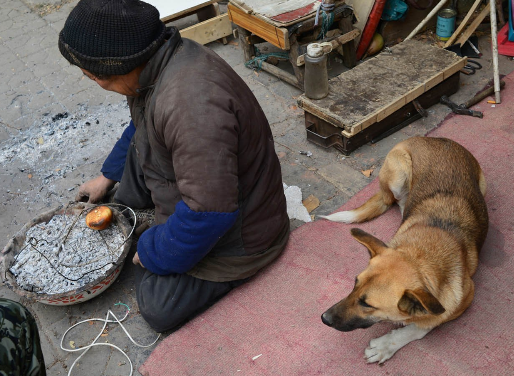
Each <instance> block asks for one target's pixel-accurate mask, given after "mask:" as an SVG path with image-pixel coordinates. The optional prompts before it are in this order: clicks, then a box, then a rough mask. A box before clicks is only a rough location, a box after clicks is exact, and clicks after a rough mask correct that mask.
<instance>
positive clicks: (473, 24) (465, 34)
mask: <svg viewBox="0 0 514 376" xmlns="http://www.w3.org/2000/svg"><path fill="white" fill-rule="evenodd" d="M490 10H491V4H490V3H487V5H486V6H485V7H484V9H482V11H481V12H480V13H479V14H478V16H477V18H475V19H474V20H473V22H471V24H470V25H469V27H468V28H467V29H466V31H464V32H463V33H462V34H461V36H460V37H459V39H457V41H456V42H455V44H458V43H460V45H461V46H463V45H464V43H466V41H467V40H468V39H469V37H470V36H471V34H473V33H474V32H475V30H476V29H477V27H478V26H479V25H480V24H481V23H482V21H483V20H484V18H485V17H486V16H488V15H489V13H490Z"/></svg>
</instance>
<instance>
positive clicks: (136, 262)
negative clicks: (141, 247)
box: [132, 252, 146, 269]
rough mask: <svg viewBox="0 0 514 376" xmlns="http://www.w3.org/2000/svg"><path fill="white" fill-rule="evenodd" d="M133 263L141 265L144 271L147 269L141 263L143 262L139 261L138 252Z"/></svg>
mask: <svg viewBox="0 0 514 376" xmlns="http://www.w3.org/2000/svg"><path fill="white" fill-rule="evenodd" d="M132 263H133V264H134V265H141V267H142V268H143V269H146V268H145V266H144V265H143V264H142V263H141V260H140V259H139V255H138V254H137V252H136V254H135V255H134V258H133V259H132Z"/></svg>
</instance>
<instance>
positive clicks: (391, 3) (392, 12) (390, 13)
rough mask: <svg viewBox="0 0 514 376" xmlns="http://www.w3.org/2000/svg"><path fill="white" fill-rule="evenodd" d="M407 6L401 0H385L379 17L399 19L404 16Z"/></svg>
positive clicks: (389, 19)
mask: <svg viewBox="0 0 514 376" xmlns="http://www.w3.org/2000/svg"><path fill="white" fill-rule="evenodd" d="M408 9H409V6H408V5H407V4H405V2H403V1H402V0H387V2H386V5H385V7H384V11H383V13H382V17H381V19H382V20H384V21H399V20H402V19H403V18H405V14H406V13H407V10H408Z"/></svg>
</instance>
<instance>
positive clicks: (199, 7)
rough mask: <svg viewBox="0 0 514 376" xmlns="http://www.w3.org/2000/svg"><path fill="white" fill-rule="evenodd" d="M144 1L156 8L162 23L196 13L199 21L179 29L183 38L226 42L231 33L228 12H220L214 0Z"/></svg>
mask: <svg viewBox="0 0 514 376" xmlns="http://www.w3.org/2000/svg"><path fill="white" fill-rule="evenodd" d="M145 1H146V2H147V3H149V4H152V5H153V6H154V7H156V8H157V10H158V11H159V14H160V17H161V20H162V21H163V22H164V23H169V22H172V21H176V20H179V19H181V18H184V17H187V16H191V15H193V14H196V15H197V16H198V21H199V23H198V24H195V25H192V26H190V27H187V28H184V29H182V30H180V35H182V37H184V38H189V39H192V40H194V41H196V42H198V43H200V44H207V43H210V42H214V41H215V40H218V39H221V40H222V41H223V43H224V44H226V43H227V39H226V37H227V36H228V35H230V34H232V24H231V23H230V20H229V18H228V14H227V13H225V14H221V12H220V9H219V5H218V3H217V2H216V0H212V1H205V0H173V1H170V0H145Z"/></svg>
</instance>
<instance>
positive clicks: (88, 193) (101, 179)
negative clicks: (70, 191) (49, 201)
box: [75, 175, 116, 204]
mask: <svg viewBox="0 0 514 376" xmlns="http://www.w3.org/2000/svg"><path fill="white" fill-rule="evenodd" d="M115 184H116V182H115V181H114V180H111V179H107V178H106V177H105V176H103V175H100V176H97V177H96V178H94V179H91V180H88V181H86V182H85V183H84V184H82V185H81V186H80V187H79V193H77V196H75V200H76V201H84V202H86V201H87V202H88V203H90V204H95V203H97V202H98V201H100V200H101V199H102V198H104V197H105V196H106V195H107V193H108V192H109V191H110V190H111V189H112V188H113V187H114V185H115Z"/></svg>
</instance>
